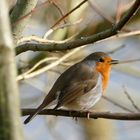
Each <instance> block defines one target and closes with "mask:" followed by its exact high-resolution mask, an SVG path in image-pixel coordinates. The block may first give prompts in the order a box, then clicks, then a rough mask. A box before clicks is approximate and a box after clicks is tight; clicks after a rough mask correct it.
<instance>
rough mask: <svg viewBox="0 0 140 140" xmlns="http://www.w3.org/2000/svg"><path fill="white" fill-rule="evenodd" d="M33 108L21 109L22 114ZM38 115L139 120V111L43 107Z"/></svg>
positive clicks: (24, 114)
mask: <svg viewBox="0 0 140 140" xmlns="http://www.w3.org/2000/svg"><path fill="white" fill-rule="evenodd" d="M34 111H35V109H22V116H26V115H29V114H31V113H33V112H34ZM39 114H40V115H55V116H65V117H79V118H87V117H89V118H92V119H98V118H104V119H113V120H126V121H128V120H129V121H130V120H135V121H136V120H137V121H139V120H140V113H111V112H95V111H94V112H90V113H89V112H86V111H85V112H84V111H83V112H80V111H67V110H54V109H44V110H43V111H41V112H40V113H39Z"/></svg>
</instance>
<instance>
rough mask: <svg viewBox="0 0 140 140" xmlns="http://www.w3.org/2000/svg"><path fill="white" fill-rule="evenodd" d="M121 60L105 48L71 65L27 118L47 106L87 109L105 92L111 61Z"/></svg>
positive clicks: (115, 62)
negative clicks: (114, 57) (114, 58)
mask: <svg viewBox="0 0 140 140" xmlns="http://www.w3.org/2000/svg"><path fill="white" fill-rule="evenodd" d="M117 63H118V60H112V58H111V57H110V56H109V55H108V54H106V53H104V52H95V53H92V54H90V55H89V56H87V57H86V58H85V59H83V60H82V61H80V62H78V63H76V64H74V65H73V66H71V67H70V68H68V69H67V70H66V71H65V72H64V73H62V74H61V75H60V77H59V78H58V79H57V80H56V82H55V83H54V85H53V87H52V88H51V90H50V92H49V93H48V95H47V96H46V97H45V99H44V100H43V102H42V104H41V105H40V106H39V107H38V108H37V109H36V110H35V112H33V113H32V114H30V116H29V117H28V118H27V119H26V120H25V121H24V124H27V123H28V122H29V121H31V120H32V119H33V118H34V117H35V116H36V115H37V114H38V113H39V112H40V111H41V110H43V109H44V108H45V107H49V106H52V105H55V107H54V109H58V108H60V107H63V106H64V107H66V108H68V109H69V110H80V111H84V110H86V111H88V110H89V109H90V108H92V107H93V106H94V105H95V104H96V103H97V102H98V101H99V99H100V98H101V96H102V95H103V94H104V92H105V89H106V87H107V85H108V80H109V75H110V70H111V65H112V64H117Z"/></svg>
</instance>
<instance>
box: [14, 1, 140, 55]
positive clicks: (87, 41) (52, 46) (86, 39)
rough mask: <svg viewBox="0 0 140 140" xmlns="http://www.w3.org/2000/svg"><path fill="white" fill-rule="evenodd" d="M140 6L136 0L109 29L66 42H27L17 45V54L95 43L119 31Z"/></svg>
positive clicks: (58, 49)
mask: <svg viewBox="0 0 140 140" xmlns="http://www.w3.org/2000/svg"><path fill="white" fill-rule="evenodd" d="M139 6H140V0H136V1H135V3H134V4H133V5H132V7H131V8H130V9H129V10H128V11H127V12H126V13H125V14H124V16H123V17H122V19H121V20H120V21H119V22H118V23H117V24H115V25H113V26H112V27H111V28H110V29H107V30H105V31H103V32H100V33H97V34H94V35H91V36H88V37H82V38H81V39H77V40H74V41H69V42H65V43H48V44H43V43H42V44H35V43H26V44H22V45H19V46H17V47H16V54H17V55H18V54H20V53H23V52H26V51H29V50H30V51H61V50H68V49H73V48H76V47H79V46H82V45H86V44H90V43H94V42H96V41H99V40H102V39H105V38H108V37H110V36H113V35H115V34H117V33H118V31H120V30H121V29H122V27H123V26H124V25H125V24H126V23H127V22H128V21H129V19H130V18H131V17H132V16H133V15H134V13H135V12H136V11H137V10H138V8H139Z"/></svg>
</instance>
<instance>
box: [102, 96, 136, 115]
mask: <svg viewBox="0 0 140 140" xmlns="http://www.w3.org/2000/svg"><path fill="white" fill-rule="evenodd" d="M102 97H103V99H105V100H106V101H108V102H110V103H112V104H113V105H115V106H117V107H119V108H121V109H123V110H125V111H128V112H131V113H133V112H134V111H132V110H131V109H129V108H127V107H125V106H123V105H120V104H119V103H117V102H115V101H113V100H112V99H109V98H108V97H106V96H102Z"/></svg>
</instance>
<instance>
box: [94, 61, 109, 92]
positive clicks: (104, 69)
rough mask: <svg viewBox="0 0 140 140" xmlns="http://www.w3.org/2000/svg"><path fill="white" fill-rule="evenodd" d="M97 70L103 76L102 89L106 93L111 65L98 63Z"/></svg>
mask: <svg viewBox="0 0 140 140" xmlns="http://www.w3.org/2000/svg"><path fill="white" fill-rule="evenodd" d="M96 70H97V71H98V72H100V73H101V75H102V88H103V91H105V90H106V88H107V85H108V80H109V76H110V70H111V65H110V64H107V63H97V65H96ZM103 93H104V92H103Z"/></svg>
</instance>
